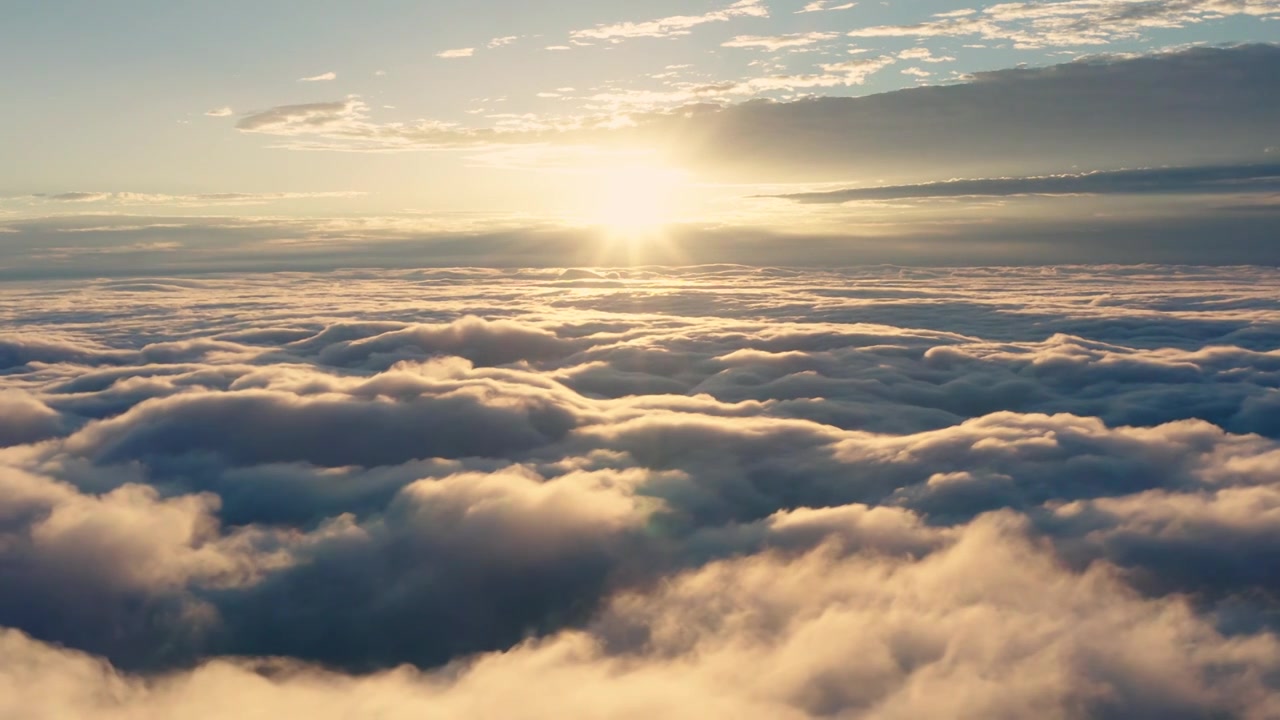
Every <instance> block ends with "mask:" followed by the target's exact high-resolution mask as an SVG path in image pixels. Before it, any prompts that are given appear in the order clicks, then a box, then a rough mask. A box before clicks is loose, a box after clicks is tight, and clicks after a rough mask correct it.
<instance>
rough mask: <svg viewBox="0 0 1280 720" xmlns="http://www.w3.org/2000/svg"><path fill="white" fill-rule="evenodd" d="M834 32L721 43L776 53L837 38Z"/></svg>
mask: <svg viewBox="0 0 1280 720" xmlns="http://www.w3.org/2000/svg"><path fill="white" fill-rule="evenodd" d="M837 36H838V33H833V32H806V33H790V34H787V35H738V36H737V37H734V38H733V39H731V40H726V41H725V42H723V43H721V47H729V48H760V49H761V50H766V51H768V52H776V51H778V50H785V49H787V48H798V47H807V46H809V45H814V44H816V43H819V42H822V41H824V40H830V39H832V38H834V37H837Z"/></svg>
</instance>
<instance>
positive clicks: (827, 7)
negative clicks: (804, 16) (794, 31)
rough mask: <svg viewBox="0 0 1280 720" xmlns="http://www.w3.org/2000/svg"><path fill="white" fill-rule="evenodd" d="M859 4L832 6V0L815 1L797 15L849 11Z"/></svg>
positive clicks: (801, 9)
mask: <svg viewBox="0 0 1280 720" xmlns="http://www.w3.org/2000/svg"><path fill="white" fill-rule="evenodd" d="M857 4H858V3H856V2H847V3H842V4H840V5H832V0H813V2H811V3H809V4H807V5H805V6H804V7H802V8H800V9H799V10H797V11H796V14H797V15H799V14H801V13H811V12H830V11H833V10H849V9H850V8H853V7H856V6H857Z"/></svg>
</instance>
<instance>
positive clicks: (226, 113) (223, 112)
mask: <svg viewBox="0 0 1280 720" xmlns="http://www.w3.org/2000/svg"><path fill="white" fill-rule="evenodd" d="M233 114H235V111H234V110H232V109H231V108H229V107H220V108H215V109H213V110H208V111H206V112H205V115H208V116H209V117H219V118H220V117H231V116H232V115H233Z"/></svg>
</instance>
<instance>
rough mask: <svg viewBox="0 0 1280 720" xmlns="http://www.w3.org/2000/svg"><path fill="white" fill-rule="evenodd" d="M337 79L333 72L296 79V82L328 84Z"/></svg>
mask: <svg viewBox="0 0 1280 720" xmlns="http://www.w3.org/2000/svg"><path fill="white" fill-rule="evenodd" d="M336 79H338V74H337V73H334V72H327V73H320V74H319V75H312V76H311V77H304V78H298V82H328V81H330V80H336Z"/></svg>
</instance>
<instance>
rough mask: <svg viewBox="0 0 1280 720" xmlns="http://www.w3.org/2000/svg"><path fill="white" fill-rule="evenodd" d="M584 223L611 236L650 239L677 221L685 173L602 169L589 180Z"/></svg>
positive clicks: (650, 168)
mask: <svg viewBox="0 0 1280 720" xmlns="http://www.w3.org/2000/svg"><path fill="white" fill-rule="evenodd" d="M592 182H593V184H594V187H593V188H592V189H590V190H589V191H588V197H589V203H590V204H589V207H588V208H587V212H586V220H587V221H588V222H589V223H590V224H592V225H598V226H600V227H602V228H603V229H604V230H605V231H606V232H608V233H609V234H611V235H615V236H620V237H626V238H631V239H642V238H644V237H647V236H652V235H654V234H655V233H658V232H660V231H661V230H662V228H663V227H665V226H667V225H669V224H671V223H672V222H675V221H676V219H677V212H678V209H679V208H678V204H679V199H680V193H681V189H682V188H684V187H685V186H687V185H688V180H687V178H686V176H685V173H683V172H681V171H679V170H674V169H672V168H665V167H660V166H655V165H634V164H633V165H622V166H619V167H614V168H607V169H601V170H600V171H599V172H598V173H594V174H593V177H592Z"/></svg>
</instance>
